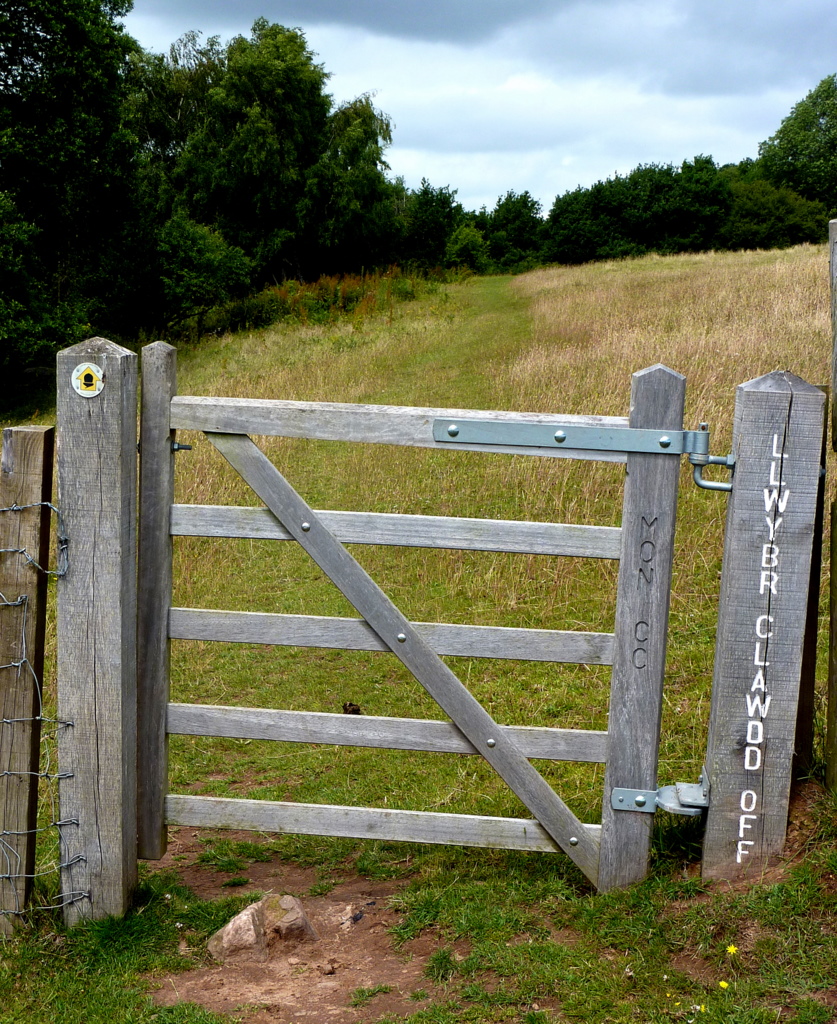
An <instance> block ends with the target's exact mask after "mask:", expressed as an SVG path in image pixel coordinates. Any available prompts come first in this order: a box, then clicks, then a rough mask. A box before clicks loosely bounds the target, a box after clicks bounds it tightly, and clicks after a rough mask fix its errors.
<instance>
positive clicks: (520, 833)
mask: <svg viewBox="0 0 837 1024" xmlns="http://www.w3.org/2000/svg"><path fill="white" fill-rule="evenodd" d="M166 818H167V820H168V822H169V824H171V825H188V826H191V827H194V828H234V829H250V830H252V831H257V832H274V833H276V832H278V833H290V834H300V835H314V836H343V837H347V838H354V839H384V840H389V841H395V842H406V843H443V844H445V845H454V846H483V847H488V848H490V849H506V850H529V851H531V852H539V853H555V852H556V850H557V847H556V845H555V843H554V842H553V841H552V839H551V838H550V836H549V833H548V832H547V831H546V830H545V829H544V828H542V827H541V825H540V824H539V823H538V822H537V821H536V820H532V819H526V818H489V817H481V816H478V815H474V814H438V813H433V812H428V811H391V810H385V809H383V808H372V807H369V808H367V807H336V806H331V805H322V804H292V803H280V802H278V801H276V802H274V801H267V800H230V799H227V798H225V797H208V796H180V795H179V794H178V795H174V794H173V795H171V796H169V797H168V798H167V799H166ZM581 828H582V829H583V830H584V835H585V837H586V839H587V841H588V842H589V843H590V845H592V846H596V845H597V841H598V835H599V826H598V825H582V826H581Z"/></svg>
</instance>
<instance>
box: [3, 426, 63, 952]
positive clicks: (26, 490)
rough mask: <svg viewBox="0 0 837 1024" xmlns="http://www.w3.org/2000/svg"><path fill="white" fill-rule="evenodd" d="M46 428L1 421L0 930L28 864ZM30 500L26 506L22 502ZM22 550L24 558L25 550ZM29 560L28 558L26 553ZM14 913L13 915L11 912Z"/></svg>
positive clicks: (33, 817)
mask: <svg viewBox="0 0 837 1024" xmlns="http://www.w3.org/2000/svg"><path fill="white" fill-rule="evenodd" d="M54 441H55V430H54V428H53V427H7V428H6V429H5V430H4V431H3V455H2V461H0V508H2V510H3V511H2V518H1V519H0V534H2V536H0V546H2V548H3V549H4V557H3V559H2V562H1V563H0V608H2V612H0V661H2V662H3V665H2V666H0V712H1V713H2V714H1V715H0V717H2V725H0V730H1V731H0V768H2V775H0V829H2V832H3V839H2V842H1V843H0V871H2V878H1V879H0V935H4V934H6V935H8V934H11V932H12V931H13V927H14V923H15V918H16V917H17V915H19V914H20V913H21V912H22V911H23V909H24V907H25V906H26V904H27V902H28V900H29V895H30V893H31V890H32V875H33V873H34V870H35V837H36V832H35V829H36V827H37V824H38V820H37V819H38V772H39V768H40V737H41V714H42V710H43V709H42V704H41V682H42V679H43V667H44V631H45V626H46V583H47V576H46V572H45V571H44V570H43V569H42V568H41V567H42V566H46V564H47V560H48V557H49V528H50V512H49V509H48V508H47V507H46V506H45V505H44V504H43V502H48V501H51V499H52V456H53V446H54ZM29 506H31V507H29ZM27 556H28V557H27ZM29 558H31V559H33V560H34V563H35V564H33V563H32V562H31V561H29V560H28V559H29ZM17 919H18V920H20V918H19V917H18V918H17Z"/></svg>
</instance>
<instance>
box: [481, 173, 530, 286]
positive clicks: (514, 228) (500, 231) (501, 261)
mask: <svg viewBox="0 0 837 1024" xmlns="http://www.w3.org/2000/svg"><path fill="white" fill-rule="evenodd" d="M486 222H487V223H486V229H485V233H486V240H487V242H488V251H489V254H490V256H491V260H492V262H493V263H494V264H495V265H496V266H497V267H498V268H500V269H503V270H512V269H515V268H520V267H527V266H532V265H534V264H535V263H536V262H537V261H538V258H539V253H540V248H541V241H542V239H541V235H542V231H543V215H542V210H541V204H540V203H539V202H538V200H537V199H535V198H534V197H533V196H532V195H530V193H529V192H521V193H520V194H519V195H518V194H517V193H516V192H513V191H509V192H507V193H506V194H505V196H501V197H500V198H499V199H498V200H497V204H496V206H495V207H494V210H493V211H492V213H491V214H489V215H488V216H487V217H486Z"/></svg>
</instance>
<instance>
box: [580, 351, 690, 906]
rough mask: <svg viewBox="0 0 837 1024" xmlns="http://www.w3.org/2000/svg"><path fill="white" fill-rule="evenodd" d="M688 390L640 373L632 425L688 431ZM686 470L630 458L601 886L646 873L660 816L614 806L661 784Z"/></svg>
mask: <svg viewBox="0 0 837 1024" xmlns="http://www.w3.org/2000/svg"><path fill="white" fill-rule="evenodd" d="M685 390H686V382H685V378H684V377H682V376H681V375H680V374H679V373H675V372H674V371H673V370H669V369H668V368H667V367H664V366H659V365H658V366H652V367H649V368H648V369H646V370H642V371H640V372H639V373H635V374H634V375H633V381H632V387H631V415H630V425H631V426H632V427H654V428H664V429H666V430H678V429H681V428H682V425H683V405H684V399H685ZM679 478H680V463H679V460H678V459H677V458H671V457H667V456H660V455H634V454H632V455H629V456H628V474H627V478H626V481H625V495H624V504H623V516H622V560H621V561H620V563H619V579H618V583H617V591H616V630H615V633H616V636H615V639H614V651H613V674H612V679H611V689H610V716H609V724H608V734H609V736H610V748H609V754H608V763H607V769H606V772H605V788H604V799H603V801H602V846H601V859H600V863H599V881H598V886H599V889H601V890H607V889H612V888H617V887H620V886H625V885H629V884H630V883H632V882H635V881H639V880H640V879H642V878H644V877H645V875H646V874H647V871H648V858H649V854H650V843H651V828H652V825H653V815H651V814H644V813H642V812H640V811H616V810H613V808H612V807H611V804H610V799H611V792H612V791H613V789H614V788H615V787H628V788H633V789H646V790H652V789H656V788H657V754H658V749H659V744H660V718H661V713H662V691H663V677H664V674H665V658H666V641H667V635H668V610H669V600H670V595H671V568H672V559H673V552H674V525H675V519H676V512H677V489H678V484H679Z"/></svg>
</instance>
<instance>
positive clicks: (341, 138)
mask: <svg viewBox="0 0 837 1024" xmlns="http://www.w3.org/2000/svg"><path fill="white" fill-rule="evenodd" d="M391 141H392V125H391V123H390V120H389V118H388V117H387V116H386V114H384V113H382V112H381V111H380V110H377V109H376V108H375V106H374V105H373V103H372V97H371V96H369V95H364V96H359V97H358V98H357V99H355V100H351V101H349V102H348V103H343V104H341V105H340V106H339V107H338V108H337V109H336V110H334V111H333V112H332V113H331V114H330V115H329V118H328V121H327V125H326V132H325V147H324V149H323V152H322V154H321V156H320V158H319V160H318V161H317V163H316V164H314V166H313V167H312V168H310V170H309V172H308V177H307V182H306V188H305V198H304V201H303V204H302V205H301V207H300V217H301V222H302V223H303V225H304V227H305V229H306V230H305V231H304V237H305V238H306V239H307V240H308V241H309V247H308V251H307V254H306V258H305V260H304V264H305V269H306V271H307V274H308V276H311V275H313V274H314V273H317V274H322V273H338V272H340V273H345V272H347V271H358V270H361V269H362V268H363V267H375V266H381V265H384V264H389V263H392V262H393V261H394V258H395V244H396V236H397V232H398V226H397V193H398V187H397V186H394V185H393V183H391V182H390V181H388V180H387V177H386V174H385V171H387V170H388V169H389V166H388V164H387V163H386V161H385V160H384V152H385V150H386V147H387V146H388V145H389V144H390V142H391ZM315 268H316V269H315Z"/></svg>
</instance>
